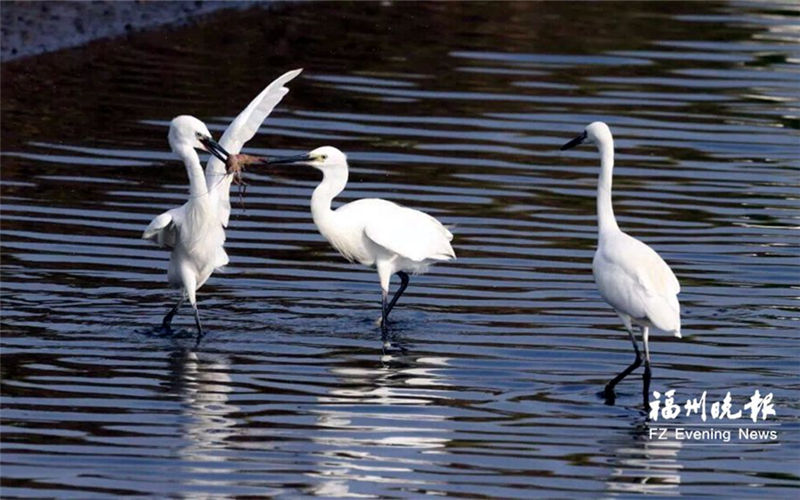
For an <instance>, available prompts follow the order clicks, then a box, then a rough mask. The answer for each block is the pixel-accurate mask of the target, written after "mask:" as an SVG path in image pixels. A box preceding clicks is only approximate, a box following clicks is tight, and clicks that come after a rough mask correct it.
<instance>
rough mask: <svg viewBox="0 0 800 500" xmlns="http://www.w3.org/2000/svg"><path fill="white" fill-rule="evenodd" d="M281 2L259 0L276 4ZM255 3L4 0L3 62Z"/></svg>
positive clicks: (0, 13)
mask: <svg viewBox="0 0 800 500" xmlns="http://www.w3.org/2000/svg"><path fill="white" fill-rule="evenodd" d="M276 3H279V2H259V3H258V5H260V6H261V7H266V6H267V5H268V6H270V7H273V6H274V4H276ZM252 5H253V3H251V2H148V1H135V2H114V1H96V2H16V1H15V2H3V3H2V6H0V17H1V18H2V29H0V35H1V36H2V39H1V42H0V60H1V61H2V62H6V61H11V60H15V59H20V58H23V57H29V56H33V55H37V54H42V53H45V52H53V51H56V50H60V49H65V48H69V47H76V46H79V45H83V44H85V43H88V42H91V41H94V40H100V39H104V38H113V37H117V36H122V35H125V34H127V33H133V32H139V31H144V30H148V29H152V28H155V27H160V26H165V25H183V24H187V23H190V22H192V21H193V20H195V19H197V18H198V17H202V16H204V15H206V14H209V13H211V12H215V11H218V10H221V9H241V8H244V7H247V6H252Z"/></svg>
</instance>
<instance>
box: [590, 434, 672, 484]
mask: <svg viewBox="0 0 800 500" xmlns="http://www.w3.org/2000/svg"><path fill="white" fill-rule="evenodd" d="M649 436H650V424H649V423H648V422H647V421H646V420H642V421H640V422H638V423H637V424H636V425H634V426H633V427H632V428H631V429H630V430H628V431H626V432H625V434H624V435H621V436H620V437H619V438H618V439H616V440H614V441H610V442H607V443H606V446H605V447H604V448H605V450H604V451H605V453H601V455H606V456H609V457H612V458H611V462H612V463H611V464H610V465H611V470H612V474H611V476H610V477H609V478H608V479H607V480H606V488H607V490H608V491H609V492H613V493H620V494H624V493H625V494H630V493H644V494H657V495H669V496H672V495H678V494H679V490H678V487H679V486H680V484H681V470H682V469H683V465H681V463H680V462H679V461H678V453H679V452H680V450H681V448H682V445H683V443H681V441H679V440H676V439H675V438H674V436H673V437H672V438H671V439H655V438H654V439H650V437H649Z"/></svg>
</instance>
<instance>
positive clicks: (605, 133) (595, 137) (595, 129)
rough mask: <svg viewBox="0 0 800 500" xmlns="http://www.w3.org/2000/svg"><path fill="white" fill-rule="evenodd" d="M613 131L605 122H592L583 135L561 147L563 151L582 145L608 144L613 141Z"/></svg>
mask: <svg viewBox="0 0 800 500" xmlns="http://www.w3.org/2000/svg"><path fill="white" fill-rule="evenodd" d="M612 140H613V139H612V138H611V130H610V129H609V128H608V125H606V124H605V123H603V122H592V123H590V124H589V125H588V126H587V127H586V129H584V131H583V133H582V134H581V135H579V136H578V137H576V138H574V139H572V140H571V141H569V142H568V143H566V144H564V145H563V146H561V151H565V150H567V149H572V148H574V147H575V146H578V145H580V144H584V143H588V144H608V143H610V142H611V141H612Z"/></svg>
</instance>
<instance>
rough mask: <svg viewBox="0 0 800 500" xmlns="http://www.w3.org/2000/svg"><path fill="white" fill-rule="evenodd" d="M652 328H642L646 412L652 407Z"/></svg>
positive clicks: (643, 393)
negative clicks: (650, 340) (650, 339)
mask: <svg viewBox="0 0 800 500" xmlns="http://www.w3.org/2000/svg"><path fill="white" fill-rule="evenodd" d="M649 336H650V328H648V327H646V326H645V327H643V328H642V343H643V344H644V375H642V397H643V400H644V411H645V412H646V411H647V410H648V409H649V407H650V377H651V373H650V346H649V344H648V341H649V338H648V337H649Z"/></svg>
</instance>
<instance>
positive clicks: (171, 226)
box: [142, 209, 178, 249]
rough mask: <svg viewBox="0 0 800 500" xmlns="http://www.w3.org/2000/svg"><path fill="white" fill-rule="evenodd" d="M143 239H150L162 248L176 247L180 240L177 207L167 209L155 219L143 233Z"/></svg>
mask: <svg viewBox="0 0 800 500" xmlns="http://www.w3.org/2000/svg"><path fill="white" fill-rule="evenodd" d="M142 239H144V240H150V241H152V242H153V243H155V244H156V245H158V246H160V247H162V248H169V249H172V248H174V247H175V245H176V244H177V242H178V223H177V214H176V212H175V209H172V210H167V211H166V212H164V213H163V214H161V215H159V216H158V217H156V218H155V219H153V220H152V221H151V222H150V224H148V225H147V228H145V230H144V232H143V233H142Z"/></svg>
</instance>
